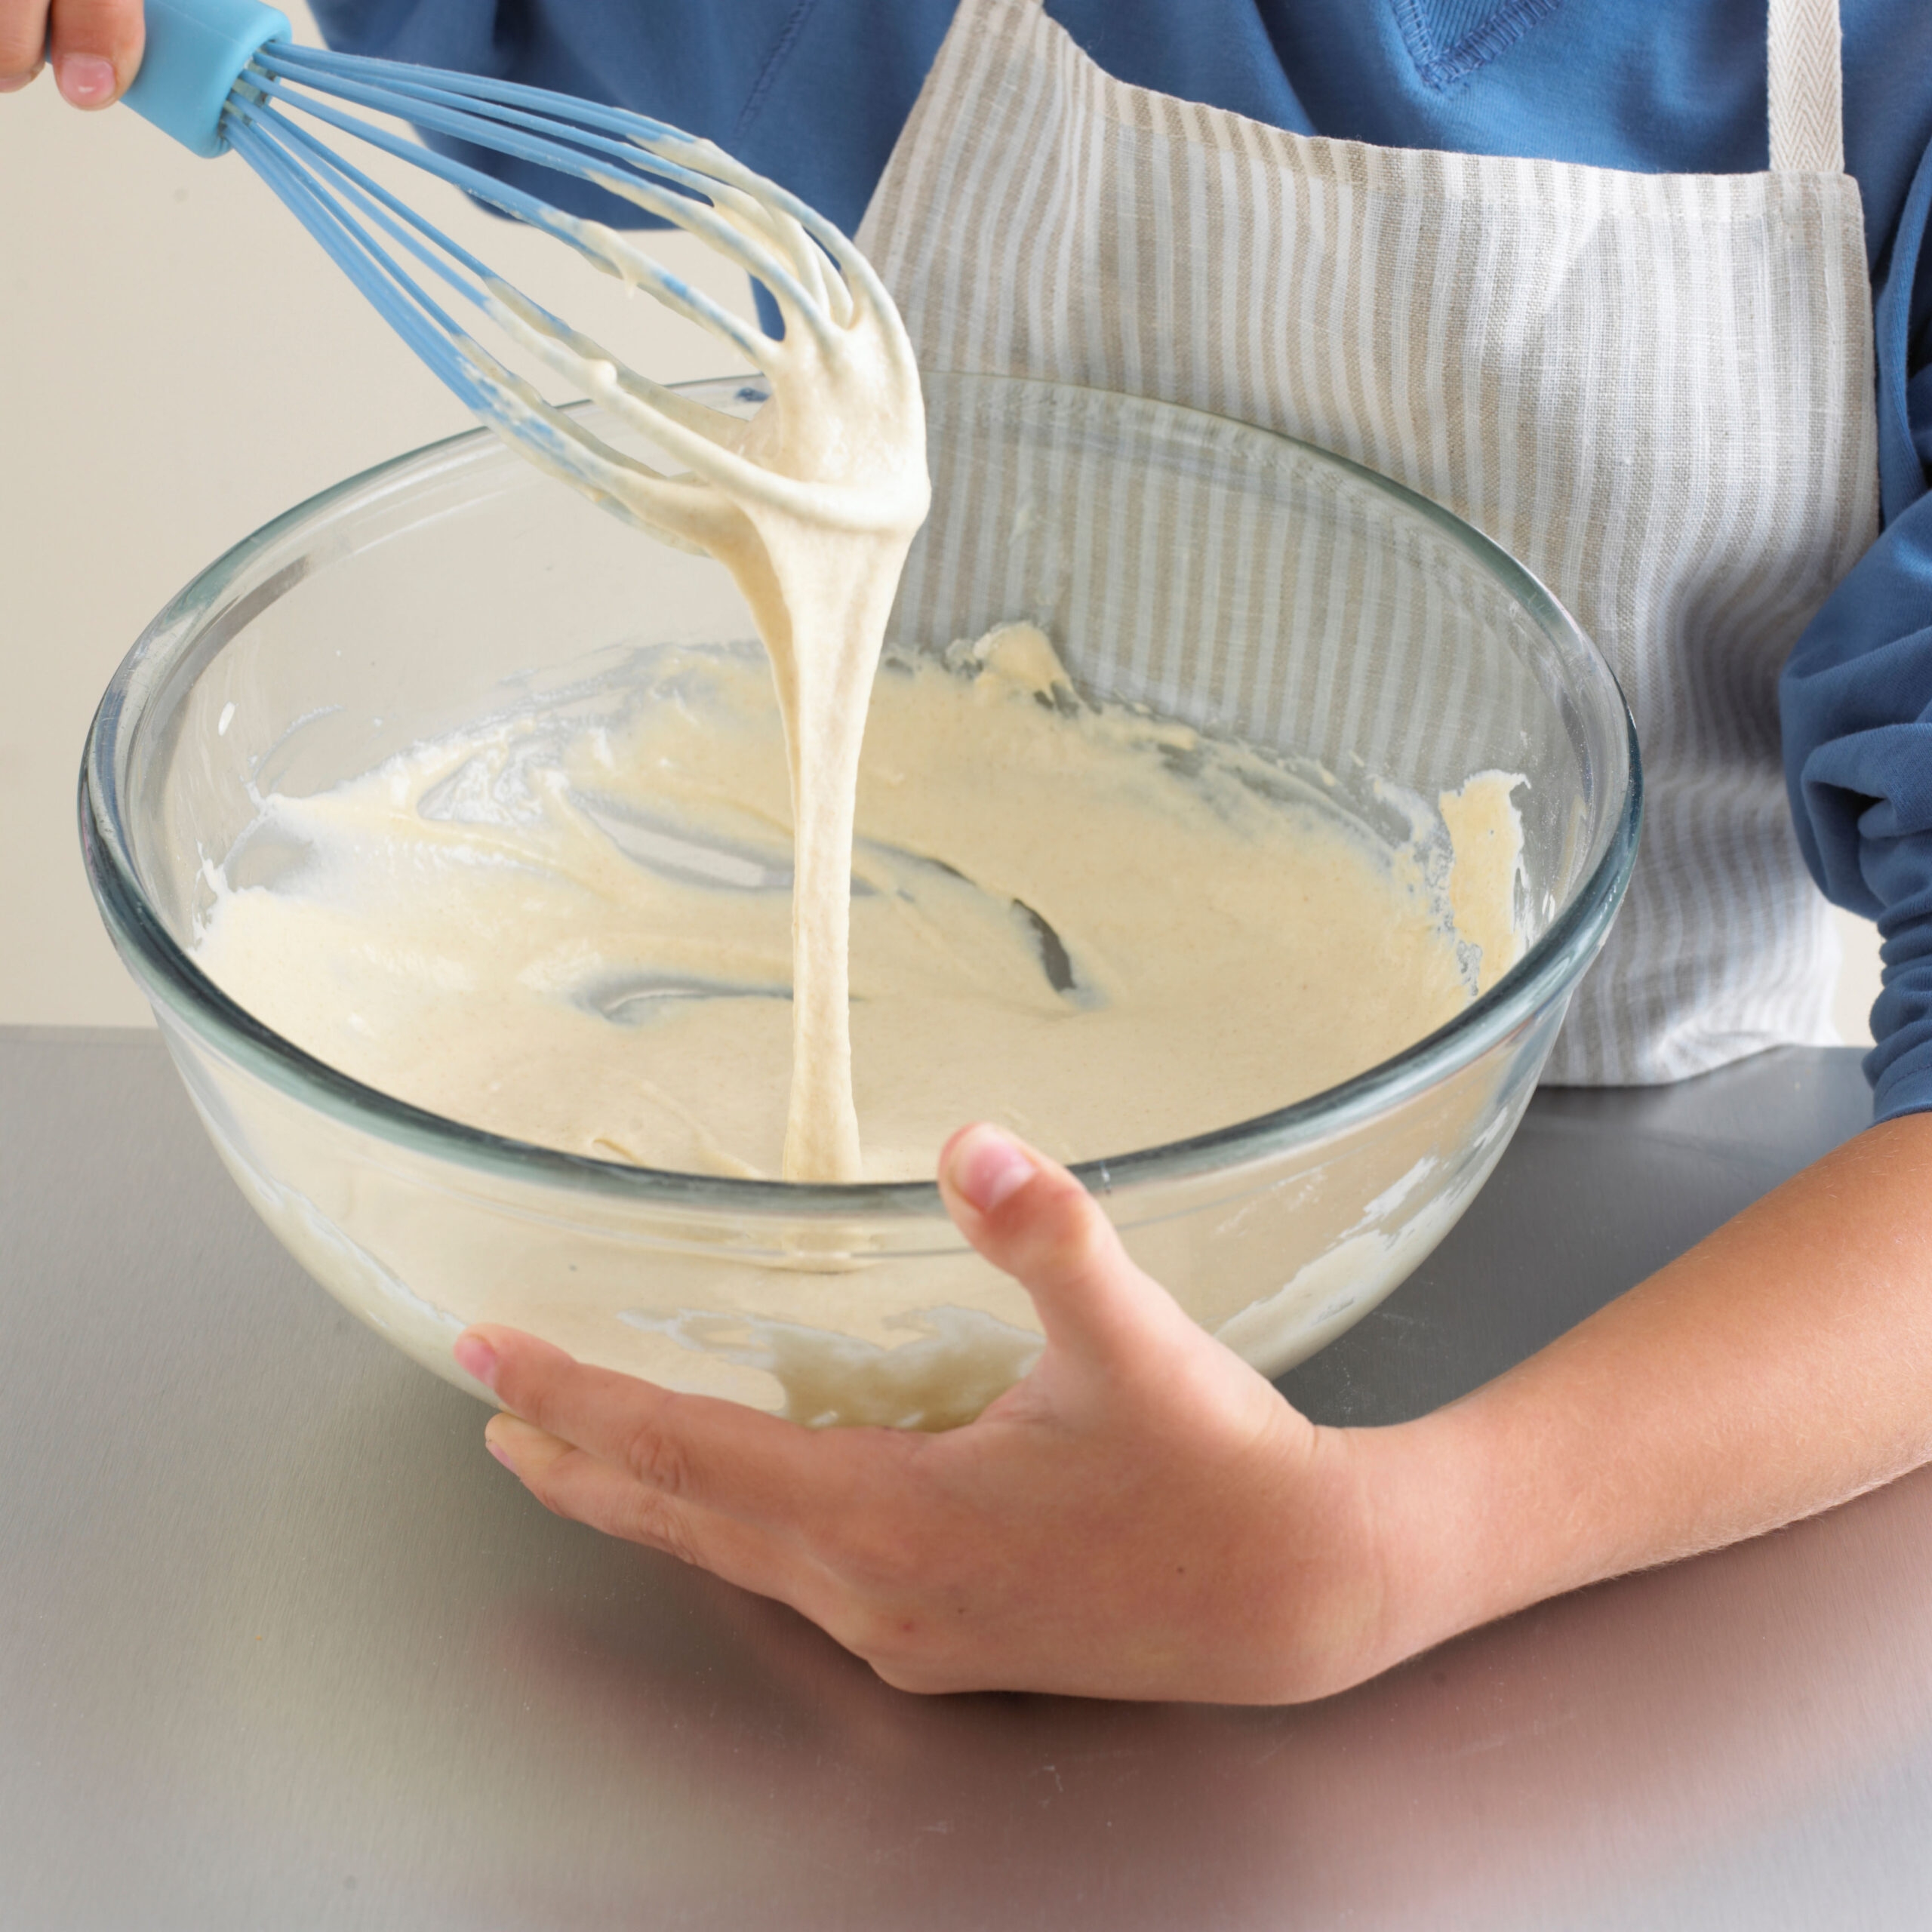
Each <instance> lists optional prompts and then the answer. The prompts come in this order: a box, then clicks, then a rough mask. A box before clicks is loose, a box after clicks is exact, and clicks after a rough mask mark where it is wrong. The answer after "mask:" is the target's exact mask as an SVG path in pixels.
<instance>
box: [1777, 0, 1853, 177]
mask: <svg viewBox="0 0 1932 1932" xmlns="http://www.w3.org/2000/svg"><path fill="white" fill-rule="evenodd" d="M1770 8H1771V24H1770V76H1771V89H1770V93H1771V171H1772V172H1773V173H1774V174H1843V173H1844V73H1843V65H1842V62H1841V57H1840V52H1839V42H1838V0H1770Z"/></svg>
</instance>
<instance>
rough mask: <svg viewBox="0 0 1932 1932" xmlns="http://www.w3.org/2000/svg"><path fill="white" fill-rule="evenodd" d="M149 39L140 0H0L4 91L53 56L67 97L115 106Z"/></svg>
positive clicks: (22, 83)
mask: <svg viewBox="0 0 1932 1932" xmlns="http://www.w3.org/2000/svg"><path fill="white" fill-rule="evenodd" d="M145 40H146V34H145V32H144V29H143V23H142V17H141V0H0V94H14V93H17V92H18V91H19V90H20V88H23V87H25V86H26V84H27V83H28V82H29V81H31V80H32V78H34V76H35V75H36V74H38V72H40V70H41V68H42V65H43V64H44V63H45V62H47V61H49V60H51V61H52V62H53V63H54V82H55V84H56V85H57V86H58V87H59V88H60V93H61V96H62V97H63V99H64V100H68V101H69V102H71V103H72V104H73V105H74V106H76V107H108V106H112V104H113V103H115V101H117V100H119V99H120V98H121V97H122V94H125V92H126V91H127V88H128V82H130V81H131V80H132V79H133V78H134V75H135V72H136V71H137V69H139V68H140V64H141V48H142V46H143V44H144V42H145Z"/></svg>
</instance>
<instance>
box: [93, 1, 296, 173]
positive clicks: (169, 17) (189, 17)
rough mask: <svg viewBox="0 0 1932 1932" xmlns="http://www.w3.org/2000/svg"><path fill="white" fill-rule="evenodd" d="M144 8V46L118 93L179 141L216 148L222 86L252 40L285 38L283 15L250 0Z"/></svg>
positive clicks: (206, 151)
mask: <svg viewBox="0 0 1932 1932" xmlns="http://www.w3.org/2000/svg"><path fill="white" fill-rule="evenodd" d="M146 14H147V28H148V45H147V51H146V53H145V54H143V55H142V56H141V71H140V72H139V73H138V74H137V75H135V76H134V85H132V86H131V87H130V88H128V91H127V92H126V94H124V95H122V99H123V100H125V101H126V103H128V106H130V107H131V108H132V109H134V112H136V113H137V114H138V115H140V117H141V118H142V119H143V120H144V121H152V122H153V123H154V125H155V126H156V127H157V128H159V129H160V130H161V131H162V133H163V134H172V135H173V136H174V138H175V139H176V140H177V141H179V142H180V143H181V144H182V146H183V147H186V148H192V149H193V150H194V151H195V153H196V154H200V155H217V154H220V152H221V151H222V149H223V148H225V147H226V146H227V145H228V143H227V142H226V140H223V137H222V133H221V110H222V109H223V106H224V105H226V102H227V100H228V91H229V88H232V87H233V86H234V85H235V76H236V75H238V74H239V73H240V72H241V71H242V69H243V68H244V67H245V66H248V63H249V62H250V61H251V60H253V59H254V55H255V50H256V49H257V48H259V47H261V46H263V45H266V43H267V42H269V41H271V40H286V39H288V38H289V27H288V19H287V17H285V15H283V14H278V13H277V12H276V11H275V9H274V8H272V7H264V6H262V5H259V4H258V0H147V5H146Z"/></svg>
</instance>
